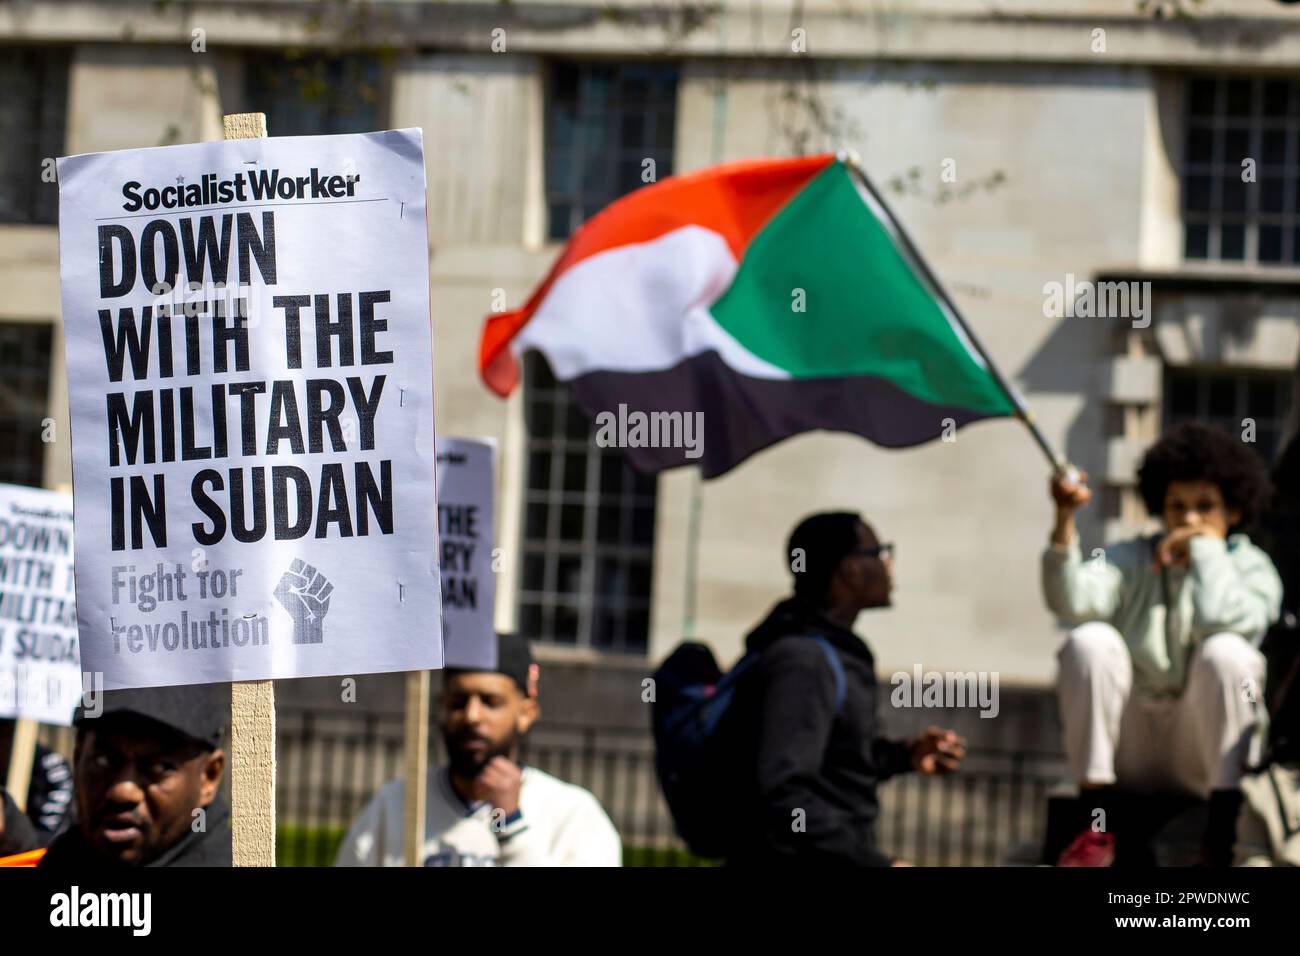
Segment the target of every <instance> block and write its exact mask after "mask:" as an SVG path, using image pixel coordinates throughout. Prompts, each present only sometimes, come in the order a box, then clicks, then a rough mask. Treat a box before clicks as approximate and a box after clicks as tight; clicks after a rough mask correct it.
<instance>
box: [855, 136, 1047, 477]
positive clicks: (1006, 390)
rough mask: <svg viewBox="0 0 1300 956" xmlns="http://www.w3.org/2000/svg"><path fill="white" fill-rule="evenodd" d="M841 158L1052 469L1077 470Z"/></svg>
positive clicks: (880, 200) (864, 178) (860, 175)
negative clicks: (960, 331)
mask: <svg viewBox="0 0 1300 956" xmlns="http://www.w3.org/2000/svg"><path fill="white" fill-rule="evenodd" d="M839 159H840V161H841V162H843V163H844V165H845V166H847V167H848V168H849V170H851V171H852V173H853V174H854V175H855V176H856V177H857V179H858V182H859V183H860V184H861V185H862V188H863V189H865V190H866V191H867V193H868V195H869V196H870V197H871V200H872V202H873V203H874V204H875V205H876V206H878V207H879V208H880V210H881V211H882V212H883V213H884V216H885V219H886V222H887V224H888V226H889V228H890V229H892V230H893V232H894V234H895V235H896V236H897V238H898V242H899V245H901V246H902V247H903V250H904V252H906V253H907V255H908V257H909V258H910V259H911V260H912V265H913V266H914V267H915V268H916V271H917V272H919V273H920V274H921V276H922V277H923V278H924V279H925V281H926V282H927V283H928V284H929V286H930V288H931V290H932V291H933V292H934V295H935V298H937V299H938V300H939V302H940V303H941V304H942V305H943V307H944V309H945V310H946V311H947V312H948V314H949V315H950V316H951V317H952V319H953V321H954V322H955V323H956V324H957V325H958V326H959V327H960V328H961V330H962V332H963V333H964V334H965V336H966V341H968V342H969V343H970V345H971V348H973V349H974V350H975V352H976V353H977V354H978V355H979V357H980V358H981V359H982V360H983V362H984V365H985V367H986V368H987V369H988V370H989V374H990V375H992V376H993V380H994V381H995V382H997V384H998V388H1000V389H1002V393H1003V394H1004V395H1006V397H1007V401H1009V402H1011V405H1012V407H1013V408H1015V410H1016V418H1018V419H1020V421H1021V422H1023V423H1024V425H1025V427H1026V428H1027V429H1029V434H1030V435H1031V436H1032V437H1033V439H1034V441H1035V442H1036V443H1037V445H1038V447H1039V448H1040V449H1042V452H1043V454H1044V455H1045V456H1046V457H1047V460H1048V462H1049V463H1051V466H1052V470H1053V471H1054V472H1056V473H1058V474H1064V473H1066V472H1071V471H1073V467H1072V466H1071V465H1070V463H1069V462H1068V461H1066V459H1065V456H1063V455H1062V454H1060V453H1059V452H1058V451H1057V450H1056V449H1055V448H1053V447H1052V443H1051V442H1049V441H1048V440H1047V436H1046V435H1044V434H1043V431H1042V429H1041V428H1039V427H1038V422H1037V420H1036V419H1035V418H1034V413H1033V412H1032V411H1030V410H1029V406H1028V405H1026V404H1025V400H1024V398H1023V397H1021V395H1020V393H1019V392H1017V391H1016V390H1015V388H1013V387H1012V385H1011V383H1010V382H1009V381H1007V379H1006V378H1005V376H1003V374H1002V372H1001V370H1000V369H999V368H998V367H997V364H996V363H995V362H994V361H993V358H992V357H991V356H990V355H989V353H988V350H987V349H985V348H984V345H983V343H982V342H980V340H979V338H978V337H977V336H976V335H975V330H974V329H972V328H971V326H970V324H969V323H968V322H967V321H966V319H965V317H964V316H963V315H962V314H961V310H960V309H958V308H957V303H955V302H953V300H952V297H951V296H949V295H948V292H947V290H946V289H944V287H943V284H942V283H941V282H940V281H939V277H938V276H936V275H935V274H934V270H933V269H931V268H930V264H929V263H928V262H926V261H925V257H924V256H922V255H921V250H920V249H918V248H917V246H916V243H914V242H912V237H911V236H909V235H908V234H907V230H906V229H904V228H903V224H902V223H901V222H899V221H898V219H897V217H896V216H895V215H894V213H893V210H891V209H890V208H889V204H888V203H886V202H885V199H884V197H883V196H881V195H880V193H879V191H877V189H876V187H875V185H874V184H873V183H872V182H871V177H869V176H868V175H867V171H866V170H865V169H863V168H862V163H861V161H860V160H859V159H858V157H857V156H856V155H855V154H854V153H852V152H849V151H847V150H845V151H841V152H840V153H839Z"/></svg>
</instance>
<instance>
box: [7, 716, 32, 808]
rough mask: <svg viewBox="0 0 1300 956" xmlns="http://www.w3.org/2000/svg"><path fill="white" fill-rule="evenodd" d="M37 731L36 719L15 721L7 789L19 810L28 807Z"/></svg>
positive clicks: (10, 749) (10, 744)
mask: <svg viewBox="0 0 1300 956" xmlns="http://www.w3.org/2000/svg"><path fill="white" fill-rule="evenodd" d="M36 731H37V724H36V721H34V720H27V719H25V718H24V719H21V720H15V721H14V736H13V740H11V741H10V743H9V769H8V772H7V773H6V774H5V790H6V791H8V793H9V796H10V798H11V799H12V800H13V802H14V803H15V804H17V806H18V809H19V810H26V809H27V790H28V788H29V787H30V786H31V783H32V764H33V763H34V762H35V761H36Z"/></svg>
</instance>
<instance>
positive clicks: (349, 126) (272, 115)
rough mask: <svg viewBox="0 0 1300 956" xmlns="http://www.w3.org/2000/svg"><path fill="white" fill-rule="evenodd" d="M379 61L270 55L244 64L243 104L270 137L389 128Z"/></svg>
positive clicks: (368, 58) (313, 55)
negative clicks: (262, 121)
mask: <svg viewBox="0 0 1300 956" xmlns="http://www.w3.org/2000/svg"><path fill="white" fill-rule="evenodd" d="M383 94H384V90H383V73H382V71H381V70H380V66H379V61H378V60H376V59H373V58H371V57H364V56H319V55H315V54H312V55H301V56H295V55H274V56H260V55H259V56H256V57H253V58H251V59H250V60H249V61H248V69H247V76H246V82H245V99H246V101H247V108H248V109H249V110H251V111H254V112H258V113H265V114H266V124H267V127H268V129H269V130H270V132H271V134H272V135H274V136H320V135H327V134H334V133H370V132H374V131H375V130H380V129H383V128H384V127H385V126H386V125H387V124H386V123H385V122H384V120H383V115H384V95H383Z"/></svg>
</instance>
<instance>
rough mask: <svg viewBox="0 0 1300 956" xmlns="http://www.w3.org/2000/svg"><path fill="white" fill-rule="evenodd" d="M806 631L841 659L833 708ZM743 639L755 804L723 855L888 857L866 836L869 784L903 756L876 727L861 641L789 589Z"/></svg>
mask: <svg viewBox="0 0 1300 956" xmlns="http://www.w3.org/2000/svg"><path fill="white" fill-rule="evenodd" d="M814 634H816V635H820V636H822V637H824V638H825V639H826V641H827V642H829V643H830V645H831V646H832V648H833V650H834V652H835V653H836V654H838V655H839V658H840V661H841V662H842V663H843V670H844V676H845V693H844V702H843V704H842V706H840V707H839V709H838V710H837V709H836V707H835V703H836V701H835V697H836V678H835V672H834V670H833V669H832V667H831V663H830V661H829V660H828V659H827V656H826V652H825V651H824V650H823V649H822V647H820V646H819V645H818V643H817V642H816V641H815V640H812V639H811V635H814ZM745 643H746V648H747V649H748V650H749V651H751V652H754V653H757V654H759V655H761V656H760V658H759V662H758V664H757V665H756V669H757V671H758V675H757V677H758V679H757V680H755V681H752V682H751V684H750V687H751V688H752V691H751V693H752V694H753V695H754V697H753V701H752V703H751V704H750V705H749V707H750V708H752V710H751V713H753V714H755V715H756V716H755V719H756V721H757V724H758V739H757V743H756V746H757V756H756V761H755V766H756V770H757V793H758V800H759V803H760V806H758V807H757V808H756V810H755V811H754V819H753V820H752V826H751V827H750V828H747V829H749V830H750V832H751V833H752V834H753V836H754V842H753V843H752V844H749V845H747V846H744V847H740V848H738V850H737V852H736V853H735V854H733V855H732V856H731V857H730V860H729V862H732V863H742V862H748V863H756V864H770V863H800V864H804V863H810V864H818V865H826V864H828V863H838V864H844V865H853V866H888V865H889V864H890V862H891V860H890V858H889V857H888V856H886V855H885V854H884V853H882V852H881V851H880V850H879V849H877V847H876V842H875V832H874V831H875V820H876V816H877V815H878V813H879V809H880V805H879V803H878V802H877V800H876V784H877V783H879V782H880V781H882V780H885V779H887V778H888V777H891V776H893V775H894V774H896V773H901V772H903V771H905V770H908V769H910V760H909V757H908V752H907V746H906V744H905V743H903V742H902V741H891V740H885V739H884V738H882V737H880V736H879V722H878V720H877V715H876V671H875V661H874V659H873V658H872V656H871V651H870V650H868V649H867V645H866V644H864V643H863V642H862V640H861V639H860V638H859V637H858V636H857V635H855V634H854V633H853V632H852V631H850V630H847V629H846V628H842V627H840V626H838V625H836V624H833V623H831V622H830V621H828V620H826V619H825V618H824V617H822V616H821V614H819V613H818V612H817V611H816V610H814V609H813V608H811V607H809V606H808V605H806V604H804V603H802V602H800V601H799V600H797V599H795V598H791V599H789V600H786V601H783V602H781V603H780V604H778V605H777V606H776V607H775V608H774V609H773V610H772V612H771V613H770V614H769V615H768V617H767V619H766V620H765V621H763V623H762V624H760V625H759V626H758V627H757V628H755V629H754V631H753V632H752V633H751V634H750V635H749V636H748V638H746V642H745ZM797 811H803V813H802V814H799V813H798V812H797ZM800 821H802V825H803V830H802V832H800V830H799V827H798V825H797V824H799V823H800Z"/></svg>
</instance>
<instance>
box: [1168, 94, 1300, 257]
mask: <svg viewBox="0 0 1300 956" xmlns="http://www.w3.org/2000/svg"><path fill="white" fill-rule="evenodd" d="M1186 131H1187V137H1186V141H1185V149H1184V154H1183V155H1184V164H1183V204H1182V205H1183V222H1184V233H1183V238H1184V244H1183V249H1184V255H1185V256H1186V257H1187V258H1188V259H1207V260H1217V261H1224V262H1251V263H1260V264H1264V265H1270V264H1272V265H1277V264H1294V263H1296V262H1300V195H1298V194H1297V190H1296V170H1297V168H1298V166H1297V164H1298V163H1300V83H1297V81H1295V80H1289V79H1273V78H1264V77H1218V78H1207V77H1198V78H1194V79H1192V80H1190V81H1189V82H1188V85H1187V110H1186Z"/></svg>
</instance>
